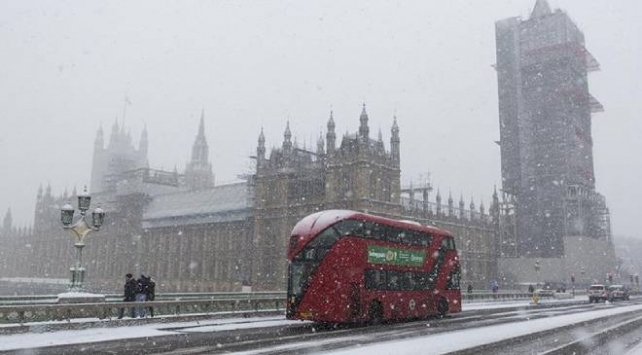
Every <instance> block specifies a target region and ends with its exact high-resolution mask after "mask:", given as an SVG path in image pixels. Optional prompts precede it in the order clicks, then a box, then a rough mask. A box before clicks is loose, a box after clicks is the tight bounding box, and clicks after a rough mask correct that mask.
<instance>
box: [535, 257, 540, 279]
mask: <svg viewBox="0 0 642 355" xmlns="http://www.w3.org/2000/svg"><path fill="white" fill-rule="evenodd" d="M539 269H540V266H539V259H538V260H535V275H536V277H537V280H536V281H537V285H539Z"/></svg>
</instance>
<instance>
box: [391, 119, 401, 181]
mask: <svg viewBox="0 0 642 355" xmlns="http://www.w3.org/2000/svg"><path fill="white" fill-rule="evenodd" d="M393 117H394V118H393V121H392V128H391V129H390V132H391V135H390V155H391V157H392V163H393V165H394V166H395V167H397V168H398V167H400V166H401V149H400V143H401V139H399V126H398V125H397V115H394V116H393Z"/></svg>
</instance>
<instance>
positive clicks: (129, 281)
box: [118, 274, 137, 319]
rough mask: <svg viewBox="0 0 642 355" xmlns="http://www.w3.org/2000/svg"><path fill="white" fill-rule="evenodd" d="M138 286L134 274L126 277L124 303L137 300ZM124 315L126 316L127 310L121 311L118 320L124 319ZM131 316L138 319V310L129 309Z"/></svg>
mask: <svg viewBox="0 0 642 355" xmlns="http://www.w3.org/2000/svg"><path fill="white" fill-rule="evenodd" d="M136 286H137V283H136V280H135V279H134V277H133V275H132V274H127V275H125V290H124V297H123V302H134V301H135V300H136ZM124 315H125V308H121V309H119V310H118V319H122V318H123V316H124ZM129 315H130V317H132V318H135V317H136V309H135V308H134V307H131V308H130V309H129Z"/></svg>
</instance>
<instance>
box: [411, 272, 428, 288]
mask: <svg viewBox="0 0 642 355" xmlns="http://www.w3.org/2000/svg"><path fill="white" fill-rule="evenodd" d="M414 277H415V285H416V286H417V288H416V289H417V290H425V289H427V288H428V274H427V273H425V272H418V273H416V274H414Z"/></svg>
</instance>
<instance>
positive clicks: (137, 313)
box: [118, 274, 156, 319]
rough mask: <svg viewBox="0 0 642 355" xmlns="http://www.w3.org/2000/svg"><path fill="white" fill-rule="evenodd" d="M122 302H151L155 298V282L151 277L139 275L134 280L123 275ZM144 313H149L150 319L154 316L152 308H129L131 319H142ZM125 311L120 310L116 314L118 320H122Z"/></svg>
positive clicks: (128, 275) (129, 275)
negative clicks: (123, 290) (123, 289)
mask: <svg viewBox="0 0 642 355" xmlns="http://www.w3.org/2000/svg"><path fill="white" fill-rule="evenodd" d="M124 293H125V294H124V298H123V301H124V302H145V301H153V300H154V298H156V282H154V280H152V277H151V276H146V275H143V274H141V275H140V278H139V279H135V278H134V277H133V275H132V274H127V275H125V292H124ZM146 311H149V315H150V316H151V317H153V316H154V307H151V306H148V307H142V306H141V307H131V308H130V309H129V316H130V317H132V318H136V317H140V318H144V317H145V315H146ZM124 315H125V309H124V308H121V309H120V310H119V312H118V319H121V318H123V316H124Z"/></svg>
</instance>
